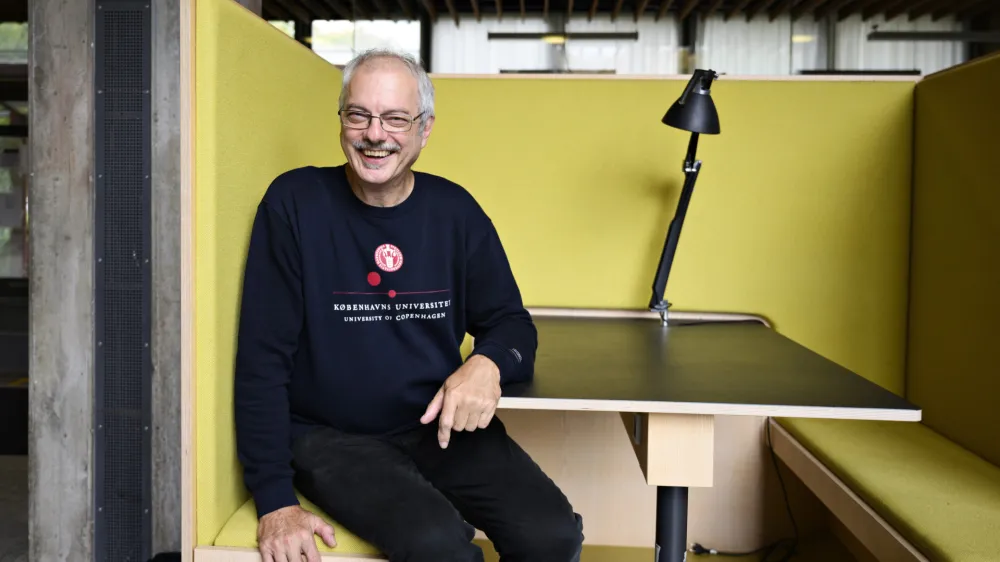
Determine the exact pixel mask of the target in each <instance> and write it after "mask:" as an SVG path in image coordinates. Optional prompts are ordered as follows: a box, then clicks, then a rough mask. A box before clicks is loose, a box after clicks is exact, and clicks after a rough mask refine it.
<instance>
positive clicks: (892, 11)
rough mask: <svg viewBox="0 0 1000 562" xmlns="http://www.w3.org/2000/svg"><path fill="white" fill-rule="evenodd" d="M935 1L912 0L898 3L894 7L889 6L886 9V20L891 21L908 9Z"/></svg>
mask: <svg viewBox="0 0 1000 562" xmlns="http://www.w3.org/2000/svg"><path fill="white" fill-rule="evenodd" d="M933 1H934V0H910V1H909V2H905V3H902V4H896V5H895V6H893V7H892V8H889V9H888V10H886V11H885V21H889V20H891V19H893V18H895V17H896V16H900V15H903V14H904V13H905V12H906V11H908V10H913V9H915V8H919V7H921V6H923V5H926V4H928V3H930V2H933Z"/></svg>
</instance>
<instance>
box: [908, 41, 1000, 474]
mask: <svg viewBox="0 0 1000 562" xmlns="http://www.w3.org/2000/svg"><path fill="white" fill-rule="evenodd" d="M998 101H1000V56H993V57H990V58H986V59H982V60H979V61H976V62H973V63H970V64H966V65H963V66H959V67H956V68H953V69H951V70H946V71H944V72H941V73H939V74H936V75H932V76H929V77H927V78H926V79H925V80H923V81H921V82H920V83H919V84H918V86H917V90H916V162H915V166H916V167H915V176H916V177H915V191H914V205H913V258H912V259H913V273H912V284H911V289H910V291H911V293H912V303H911V308H910V343H909V364H908V367H907V382H906V384H907V395H908V397H909V399H910V400H912V401H913V402H915V403H916V404H918V405H920V406H921V407H923V410H924V417H923V419H924V422H925V423H926V424H927V425H929V426H931V427H933V428H934V429H936V430H937V431H939V432H940V433H942V434H944V435H945V436H947V437H949V438H951V439H953V440H955V441H956V442H958V443H959V444H961V445H963V446H964V447H967V448H969V449H970V450H972V451H974V452H975V453H977V454H979V455H981V456H982V457H984V458H986V459H987V460H989V461H991V462H993V463H994V464H1000V439H998V435H1000V434H998V428H1000V398H998V397H1000V348H998V346H997V335H996V334H997V330H998V328H997V326H998V323H997V322H998V318H1000V110H998V109H997V108H998V105H997V104H998Z"/></svg>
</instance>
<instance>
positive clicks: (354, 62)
mask: <svg viewBox="0 0 1000 562" xmlns="http://www.w3.org/2000/svg"><path fill="white" fill-rule="evenodd" d="M377 58H393V59H396V60H398V61H400V62H402V63H403V64H404V65H406V67H407V68H408V69H409V70H410V72H411V73H412V74H413V77H414V78H416V79H417V89H418V93H419V96H420V99H419V101H418V103H419V106H418V108H417V113H420V114H421V116H420V124H421V126H422V125H423V124H424V123H425V122H426V121H427V119H428V118H429V117H433V116H434V84H432V83H431V78H430V76H428V75H427V72H426V71H425V70H424V67H423V66H422V65H421V64H420V63H419V62H418V61H417V59H416V58H414V57H413V55H411V54H409V53H404V52H400V51H395V50H392V49H369V50H367V51H364V52H362V53H360V54H359V55H357V56H356V57H354V58H353V59H351V61H350V62H348V63H347V65H346V66H344V82H343V85H342V86H341V88H340V108H341V109H343V108H344V103H345V102H346V100H347V89H348V86H349V85H350V83H351V77H352V76H354V71H355V70H357V69H358V67H359V66H361V65H363V64H364V63H366V62H368V61H370V60H372V59H377Z"/></svg>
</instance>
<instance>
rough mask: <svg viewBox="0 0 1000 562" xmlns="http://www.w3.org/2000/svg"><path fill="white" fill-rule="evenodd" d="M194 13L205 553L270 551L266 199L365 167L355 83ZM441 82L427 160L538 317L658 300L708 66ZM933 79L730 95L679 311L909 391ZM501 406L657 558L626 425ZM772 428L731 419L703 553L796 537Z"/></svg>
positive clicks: (675, 285)
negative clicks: (642, 73) (253, 319)
mask: <svg viewBox="0 0 1000 562" xmlns="http://www.w3.org/2000/svg"><path fill="white" fill-rule="evenodd" d="M183 6H184V11H183V21H182V30H183V39H184V41H183V43H182V50H183V52H182V77H183V83H182V92H183V98H182V100H181V107H182V131H183V139H184V146H183V150H184V153H183V157H184V174H185V177H184V186H183V188H184V189H183V193H184V198H183V201H182V207H183V212H184V214H183V217H182V221H183V226H184V240H183V251H184V260H183V263H184V271H183V291H184V297H183V298H184V300H183V329H184V332H183V344H184V347H183V360H184V372H183V381H184V399H183V412H184V419H183V428H184V467H183V482H184V486H183V493H184V555H185V556H186V557H187V559H191V557H192V556H194V559H197V560H206V561H211V560H216V561H218V560H253V559H254V558H253V553H254V548H255V544H256V540H255V537H256V517H255V515H254V510H253V505H252V503H251V500H250V498H249V496H248V494H247V492H246V490H245V488H244V486H243V484H242V481H241V471H240V467H239V464H238V462H237V460H236V455H235V444H234V438H233V422H232V418H233V411H232V378H233V374H232V364H233V354H234V350H235V337H236V332H235V327H236V320H237V314H238V296H239V287H240V286H241V281H242V264H243V257H244V255H245V247H246V242H247V235H248V232H249V228H250V225H251V221H252V218H253V209H254V207H255V206H256V204H257V202H258V201H259V198H260V196H261V195H262V194H263V192H264V190H265V189H266V188H267V186H268V184H269V182H270V181H271V180H272V179H273V178H274V177H275V176H276V175H278V174H279V173H281V172H282V171H284V170H287V169H289V168H293V167H296V166H302V165H331V164H338V163H340V162H342V161H343V156H342V154H341V152H340V146H339V142H338V137H337V136H338V132H339V125H338V122H337V117H336V109H337V97H338V95H339V91H340V80H341V74H340V72H339V71H338V70H337V69H336V68H335V67H333V66H332V65H329V64H327V63H326V62H325V61H323V60H322V59H320V58H319V57H318V56H316V55H315V54H314V53H312V52H310V51H309V50H308V49H306V48H304V47H303V46H301V45H299V44H297V43H296V42H295V41H293V40H292V39H291V38H289V37H287V36H285V35H284V34H283V33H281V32H280V31H279V30H277V29H275V28H273V27H271V26H270V25H268V24H267V23H266V22H264V21H262V20H260V19H259V18H257V17H256V16H254V15H253V14H252V13H250V12H248V11H246V10H244V9H243V8H241V7H240V6H238V5H237V4H236V3H235V2H232V1H231V0H185V1H184V2H183ZM434 80H435V85H436V88H437V114H438V119H437V122H436V124H435V129H434V132H433V134H432V136H431V139H430V143H429V145H428V147H427V148H426V149H425V151H424V153H423V155H422V156H421V158H420V160H419V162H418V164H417V167H418V168H419V169H421V170H426V171H429V172H434V173H439V174H442V175H445V176H447V177H449V178H450V179H453V180H455V181H457V182H459V183H460V184H462V185H464V186H465V187H466V188H467V189H469V190H470V191H471V192H472V193H473V194H474V195H475V196H476V197H477V199H478V200H479V201H480V203H481V204H482V205H483V207H484V208H485V209H486V211H487V212H488V213H489V214H490V216H491V217H492V218H493V220H494V222H495V224H496V226H497V228H498V230H499V232H500V235H501V237H502V239H503V243H504V245H505V248H506V250H507V252H508V254H509V257H510V260H511V263H512V266H513V268H514V273H515V275H516V276H517V278H518V280H519V282H520V285H521V289H522V292H523V295H524V298H525V301H526V304H527V305H528V306H529V307H536V306H553V307H587V308H615V309H637V310H641V309H643V308H644V307H645V304H646V300H647V299H648V290H649V283H650V280H651V279H652V273H653V270H654V268H655V267H656V264H657V260H658V258H659V251H660V248H661V246H662V243H663V234H664V232H665V230H666V227H667V224H668V223H669V220H670V217H671V216H672V213H673V208H674V205H675V204H676V200H677V196H678V192H679V190H680V186H681V183H682V179H683V178H682V176H681V171H680V166H679V163H680V158H681V155H683V152H684V149H685V147H686V142H687V138H686V137H685V136H684V135H682V134H678V133H677V132H676V131H674V130H672V129H669V128H667V127H665V126H663V125H662V124H660V123H659V118H660V117H661V116H662V114H663V112H664V111H665V109H666V107H667V106H668V104H669V103H670V102H671V101H672V100H673V99H675V98H676V96H677V93H678V92H679V91H680V90H681V89H682V88H683V86H684V84H685V83H686V81H687V77H686V76H679V77H661V78H628V77H586V76H582V77H578V76H574V77H557V78H545V77H499V76H489V77H476V76H436V77H434ZM915 86H916V83H915V81H914V80H912V79H899V78H894V79H870V78H863V77H861V78H852V79H837V80H821V79H774V80H768V79H751V78H739V77H724V78H723V79H722V80H720V81H719V82H717V83H716V85H715V86H714V88H713V97H714V98H715V100H716V103H717V105H718V106H719V109H720V113H721V114H722V115H723V134H722V135H720V136H718V137H712V138H710V139H709V138H706V139H705V140H704V141H703V142H702V143H701V145H700V146H699V157H700V158H701V159H702V160H703V161H704V167H703V169H702V172H701V176H700V178H699V182H698V187H697V189H696V191H695V196H694V199H693V200H692V203H691V207H690V209H689V212H688V216H687V221H686V223H685V230H684V235H683V243H682V244H681V247H680V249H679V252H678V254H677V257H676V260H675V263H674V271H673V273H672V277H671V280H670V286H669V288H668V289H669V291H670V294H671V296H672V301H673V302H674V303H675V308H677V309H679V310H698V311H738V312H744V313H751V314H759V315H763V316H765V317H767V319H768V320H769V321H770V322H771V323H772V325H773V326H774V328H775V329H776V330H778V331H780V332H782V333H783V334H785V335H787V336H789V337H790V338H792V339H794V340H796V341H798V342H799V343H802V344H803V345H806V346H807V347H809V348H811V349H813V350H815V351H817V352H818V353H820V354H822V355H824V356H826V357H828V358H830V359H832V360H834V361H836V362H838V363H840V364H842V365H844V366H846V367H847V368H849V369H852V370H854V371H855V372H858V373H860V374H861V375H863V376H865V377H867V378H869V379H870V380H872V381H874V382H876V383H878V384H880V385H882V386H883V387H885V388H887V389H889V390H891V391H893V392H896V393H899V394H903V393H905V392H907V390H908V385H907V381H906V377H905V373H906V372H905V365H906V360H907V330H908V311H909V304H910V292H909V290H910V287H911V280H910V243H911V240H910V230H911V218H910V217H911V204H913V201H912V193H913V188H914V177H913V176H912V173H913V170H914V157H913V145H914V126H915V124H914V103H915V98H914V94H915ZM918 91H919V90H918ZM917 100H918V101H919V96H918V97H917ZM917 171H918V173H923V172H922V171H921V168H920V167H919V166H918V167H917ZM918 185H919V182H918ZM917 204H918V206H919V204H920V201H919V200H918V201H917ZM928 228H934V227H928ZM918 257H919V256H918ZM955 291H957V289H955ZM994 302H995V301H994ZM911 329H912V328H911ZM911 357H912V350H911ZM914 388H916V387H914ZM925 388H928V389H930V390H929V392H934V390H933V389H932V387H925ZM917 399H918V400H925V399H926V398H917ZM500 415H501V417H503V418H504V420H505V422H506V423H507V425H508V427H509V428H510V431H511V433H512V434H514V436H515V438H517V439H518V440H519V442H521V443H522V444H523V445H524V447H525V448H526V449H528V450H529V452H530V453H532V455H533V456H535V457H536V459H537V460H538V461H539V464H541V465H542V466H543V468H545V469H546V471H547V472H549V473H550V475H552V476H553V478H554V479H555V480H556V481H557V483H559V484H560V486H562V487H563V488H564V490H565V491H566V492H567V494H568V495H569V496H570V498H571V500H572V501H573V502H574V505H575V506H576V507H577V508H578V509H579V511H581V513H583V514H584V517H585V519H586V521H587V530H586V535H587V544H588V549H590V550H588V552H590V553H596V552H601V553H607V556H609V557H610V558H608V559H611V560H620V561H624V560H626V558H625V556H628V555H634V554H636V553H638V555H639V556H641V557H644V558H645V557H648V555H649V554H650V553H651V549H650V548H649V547H648V545H651V544H653V541H652V534H653V527H652V521H653V513H654V508H655V488H652V487H650V486H647V485H646V484H645V482H644V481H643V479H642V473H641V471H640V469H639V467H638V466H637V463H636V459H635V456H634V454H633V452H632V449H631V447H630V445H629V441H628V438H627V435H626V434H625V432H624V431H622V426H621V420H620V419H617V415H614V414H608V413H601V412H576V413H572V412H570V413H559V412H514V411H505V412H501V413H500ZM763 427H764V420H761V419H720V420H718V422H717V425H716V431H717V435H718V437H717V443H718V445H717V447H719V449H718V451H717V454H716V457H715V459H716V460H715V462H716V468H715V470H716V474H717V475H718V477H717V479H716V483H715V485H714V486H713V487H712V488H708V489H700V490H692V495H691V513H690V515H689V528H690V534H691V538H692V540H698V541H699V542H702V543H704V544H711V545H713V546H715V547H718V548H722V549H728V550H750V549H754V548H757V547H760V546H762V545H763V544H766V543H767V542H770V541H771V540H773V539H774V538H777V536H780V535H782V534H784V532H785V530H786V529H785V528H784V527H783V526H782V525H783V524H784V523H783V522H784V519H783V514H782V512H781V511H780V510H777V509H775V505H776V504H775V503H774V501H775V498H778V500H777V501H780V496H776V495H775V493H774V490H773V486H772V485H771V483H770V482H771V481H770V478H771V476H769V474H770V473H769V472H768V470H769V466H770V465H769V464H768V462H769V459H768V458H767V457H766V455H765V454H764V452H765V449H764V446H763V442H762V439H761V435H762V431H761V430H762V428H763ZM567 459H573V462H567ZM579 466H585V467H586V469H584V470H581V469H579ZM767 490H770V491H767ZM305 505H306V506H307V507H311V505H310V504H308V503H307V502H306V503H305ZM772 520H776V521H777V523H774V524H772V523H771V521H772ZM337 536H338V542H339V545H338V547H337V548H336V549H333V551H332V552H331V550H330V549H328V548H327V547H326V546H325V545H324V544H323V543H322V541H320V540H319V539H318V538H317V545H318V546H319V547H320V550H321V551H323V552H324V553H327V554H329V555H331V556H333V555H340V556H342V558H331V559H332V560H350V559H359V560H360V559H371V558H372V557H375V559H377V552H375V550H374V549H373V548H371V547H370V546H369V545H367V544H365V543H363V542H362V541H360V540H357V539H356V538H355V537H353V536H352V535H351V534H350V533H349V532H348V531H347V530H346V529H343V528H342V527H338V528H337ZM601 546H603V547H609V548H611V549H614V548H617V549H619V550H609V549H608V548H606V549H598V548H597V547H601ZM589 556H592V558H590V559H589V560H596V559H597V558H594V556H597V555H596V554H589ZM601 556H604V554H601ZM366 557H367V558H366ZM585 560H586V559H585Z"/></svg>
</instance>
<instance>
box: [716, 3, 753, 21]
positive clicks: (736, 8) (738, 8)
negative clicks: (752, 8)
mask: <svg viewBox="0 0 1000 562" xmlns="http://www.w3.org/2000/svg"><path fill="white" fill-rule="evenodd" d="M748 4H750V0H740V1H739V2H737V3H736V5H735V6H733V7H732V8H730V9H729V11H728V12H726V15H724V16H722V20H723V21H729V20H730V18H732V17H733V16H735V15H736V14H738V13H740V12H742V11H743V10H744V9H745V8H746V7H747V5H748Z"/></svg>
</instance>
